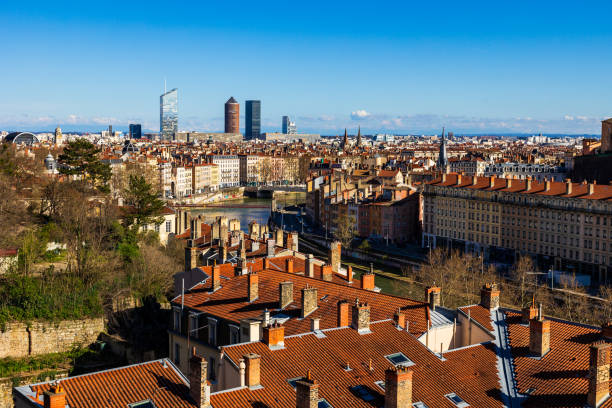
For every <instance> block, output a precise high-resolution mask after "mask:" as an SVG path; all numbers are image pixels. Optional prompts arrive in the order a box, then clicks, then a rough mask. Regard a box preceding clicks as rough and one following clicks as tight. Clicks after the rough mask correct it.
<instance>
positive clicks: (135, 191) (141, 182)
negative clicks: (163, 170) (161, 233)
mask: <svg viewBox="0 0 612 408" xmlns="http://www.w3.org/2000/svg"><path fill="white" fill-rule="evenodd" d="M123 195H124V199H125V202H126V204H127V205H128V208H127V209H126V211H125V220H126V222H127V225H128V226H134V227H135V228H136V229H138V228H139V227H141V226H142V225H148V224H161V223H162V222H163V218H162V217H160V214H161V212H162V210H163V208H164V202H163V201H162V200H160V199H159V198H158V197H157V194H156V192H155V190H154V188H153V186H152V185H151V184H149V183H147V180H146V179H145V178H144V177H143V176H136V175H130V180H129V183H128V188H127V189H126V190H125V191H124V194H123Z"/></svg>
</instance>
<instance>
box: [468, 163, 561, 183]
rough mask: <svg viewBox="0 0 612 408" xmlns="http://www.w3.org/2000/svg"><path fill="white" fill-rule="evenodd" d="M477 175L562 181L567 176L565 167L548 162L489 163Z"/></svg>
mask: <svg viewBox="0 0 612 408" xmlns="http://www.w3.org/2000/svg"><path fill="white" fill-rule="evenodd" d="M466 174H467V173H466ZM478 175H479V176H480V175H484V176H485V177H489V176H495V177H500V178H512V179H527V178H528V177H531V179H532V180H537V181H545V180H551V181H564V180H565V179H566V178H567V169H566V168H565V167H561V166H551V165H549V164H532V163H491V164H487V166H486V167H485V169H484V172H483V173H481V174H478Z"/></svg>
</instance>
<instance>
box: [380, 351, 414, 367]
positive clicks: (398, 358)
mask: <svg viewBox="0 0 612 408" xmlns="http://www.w3.org/2000/svg"><path fill="white" fill-rule="evenodd" d="M385 358H386V359H387V360H389V361H390V362H391V363H392V364H393V365H395V366H405V367H409V366H411V365H414V363H413V362H412V360H410V359H409V358H408V357H406V356H405V355H404V353H394V354H389V355H386V356H385Z"/></svg>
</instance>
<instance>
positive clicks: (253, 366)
mask: <svg viewBox="0 0 612 408" xmlns="http://www.w3.org/2000/svg"><path fill="white" fill-rule="evenodd" d="M242 358H243V359H244V363H245V371H244V377H245V385H246V386H247V387H249V388H250V389H257V388H260V387H261V356H260V355H259V354H255V353H249V354H245V355H244V356H242Z"/></svg>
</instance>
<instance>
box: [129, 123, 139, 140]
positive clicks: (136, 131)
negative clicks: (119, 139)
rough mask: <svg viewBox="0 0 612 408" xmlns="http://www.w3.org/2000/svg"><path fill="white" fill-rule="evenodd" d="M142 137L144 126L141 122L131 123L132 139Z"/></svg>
mask: <svg viewBox="0 0 612 408" xmlns="http://www.w3.org/2000/svg"><path fill="white" fill-rule="evenodd" d="M140 138H142V126H141V125H140V124H139V123H134V124H130V139H140Z"/></svg>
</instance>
